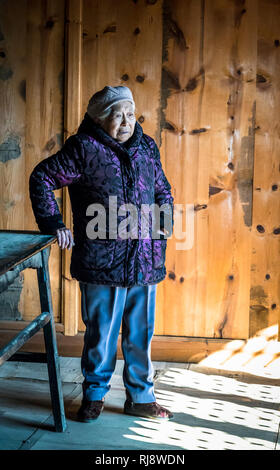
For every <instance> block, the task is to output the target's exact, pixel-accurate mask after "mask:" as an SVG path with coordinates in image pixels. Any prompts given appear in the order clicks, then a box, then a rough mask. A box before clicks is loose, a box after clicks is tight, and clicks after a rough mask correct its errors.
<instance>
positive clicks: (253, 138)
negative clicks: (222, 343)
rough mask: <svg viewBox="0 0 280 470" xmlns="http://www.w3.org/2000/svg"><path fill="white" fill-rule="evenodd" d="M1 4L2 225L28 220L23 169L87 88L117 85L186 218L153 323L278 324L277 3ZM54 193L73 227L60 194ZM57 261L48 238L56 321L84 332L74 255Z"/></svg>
mask: <svg viewBox="0 0 280 470" xmlns="http://www.w3.org/2000/svg"><path fill="white" fill-rule="evenodd" d="M4 5H5V8H4ZM64 7H67V8H66V9H65V8H64ZM0 8H1V13H2V17H1V24H0V29H1V31H0V38H2V39H0V88H1V94H0V100H1V108H2V109H3V114H2V116H3V117H4V119H3V120H2V123H1V126H0V165H1V173H0V179H1V183H2V186H1V189H0V191H2V194H1V195H2V198H1V212H0V220H1V228H14V229H16V228H26V229H35V228H36V225H35V221H34V217H33V215H32V212H31V207H30V202H29V198H28V194H27V179H28V176H29V174H30V172H31V170H32V168H33V166H35V164H36V163H37V162H38V161H40V160H41V159H42V158H44V157H45V156H47V155H50V154H51V153H54V152H55V151H56V150H58V149H59V148H60V147H61V145H62V143H63V138H64V139H65V138H67V137H68V136H69V135H71V134H73V133H75V132H76V130H77V128H78V125H79V123H80V121H81V119H82V117H83V115H84V113H85V111H86V107H87V103H88V100H89V98H90V97H91V96H92V94H93V93H95V92H96V91H97V90H100V89H101V88H103V87H104V86H105V85H112V86H116V85H127V86H128V87H130V89H131V90H132V92H133V95H134V97H135V101H136V115H137V119H138V121H139V122H140V124H141V125H142V127H143V129H144V132H146V133H147V134H149V135H151V136H152V137H154V138H155V140H156V142H157V143H158V145H159V147H160V152H161V160H162V165H163V168H164V170H165V173H166V175H167V177H168V180H169V181H170V183H171V185H172V192H173V195H174V199H175V203H176V204H178V206H177V207H176V211H175V214H176V217H181V216H182V217H183V220H184V218H185V216H186V214H187V206H186V205H187V204H189V205H190V206H189V207H190V209H189V210H190V212H189V213H190V214H192V216H193V226H194V230H193V236H194V239H193V244H192V246H191V247H189V249H187V250H183V251H182V250H177V249H176V243H177V242H178V239H176V236H174V235H173V237H172V238H171V239H170V240H169V241H168V247H167V277H166V279H165V280H164V281H163V282H161V283H160V284H159V285H158V292H157V307H156V309H157V312H156V313H157V315H156V326H155V334H156V335H165V336H167V337H168V338H170V337H174V336H184V337H202V338H214V339H217V340H218V339H224V338H235V339H246V338H248V337H250V336H252V335H254V334H256V333H257V332H258V331H259V330H261V329H263V328H266V327H268V326H271V325H273V324H275V323H277V322H278V321H279V315H280V314H279V312H280V309H279V303H280V298H279V297H280V291H279V251H280V250H279V243H280V221H279V205H280V199H279V187H280V181H279V173H280V158H279V148H280V147H279V124H278V121H279V119H278V113H279V104H280V103H279V100H280V92H279V72H280V70H279V67H280V66H279V64H280V60H279V59H280V58H279V54H280V37H279V24H280V2H279V1H278V0H157V1H154V2H148V1H146V0H138V1H133V0H119V1H118V2H116V1H114V0H67V1H66V0H65V4H64V1H61V2H55V1H54V0H48V1H41V0H39V1H37V0H22V1H21V2H15V1H14V0H12V1H11V2H4V3H3V2H2V3H1V5H0ZM15 11H16V12H17V14H16V15H15V14H14V12H15ZM64 28H65V29H64ZM18 32H20V37H21V41H20V43H19V41H18V39H17V38H18ZM64 41H66V52H65V57H64V54H63V47H64V44H63V43H64ZM1 51H2V55H1ZM64 59H65V76H64V75H63V71H64ZM63 81H64V85H65V87H63ZM63 90H64V97H63ZM2 91H3V93H2ZM63 112H64V120H63ZM63 124H64V135H63V138H62V129H63ZM24 171H25V175H26V176H25V177H24V178H23V177H22V175H23V174H24ZM61 196H62V194H61V192H58V194H57V197H58V198H60V199H58V200H59V203H60V206H61V209H62V208H63V216H64V221H65V223H66V224H67V225H68V226H69V227H70V228H71V227H72V216H71V207H70V201H69V198H68V193H67V189H65V190H63V199H61ZM23 207H24V211H23V210H22V208H23ZM187 225H188V226H187V227H186V224H185V222H184V223H183V230H184V229H185V230H186V229H187V228H188V229H189V230H190V231H191V224H190V222H189V221H188V222H187ZM60 256H61V253H60V252H59V249H58V247H57V246H53V247H52V252H51V259H50V273H51V280H52V289H53V290H52V292H53V305H54V312H55V318H56V321H61V322H63V323H64V325H65V333H66V334H67V335H74V334H76V333H77V331H83V330H84V325H83V324H82V321H81V316H80V292H79V289H78V285H77V282H76V281H75V280H72V279H71V276H70V273H69V266H70V253H69V252H66V251H65V252H64V253H63V263H62V265H61V264H60ZM33 274H34V275H35V274H36V273H35V272H33V273H32V270H30V274H29V273H28V274H27V276H28V277H27V278H26V279H27V280H26V282H25V287H24V292H23V294H22V296H21V310H22V311H23V312H24V318H26V319H30V318H32V315H33V312H35V311H37V310H38V308H37V305H38V304H39V297H38V293H37V292H36V289H37V288H36V279H35V277H34V276H33ZM32 276H33V277H32ZM61 280H62V283H63V294H62V297H61V291H60V282H61ZM60 300H61V301H62V312H63V315H62V317H61V316H60V309H59V306H60ZM73 341H74V338H73ZM170 344H171V343H170Z"/></svg>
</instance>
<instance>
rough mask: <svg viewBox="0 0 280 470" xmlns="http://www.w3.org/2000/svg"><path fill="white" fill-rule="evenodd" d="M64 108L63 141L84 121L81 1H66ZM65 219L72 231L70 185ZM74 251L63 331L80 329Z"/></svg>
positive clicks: (67, 256) (65, 259)
mask: <svg viewBox="0 0 280 470" xmlns="http://www.w3.org/2000/svg"><path fill="white" fill-rule="evenodd" d="M65 59H66V62H65V77H66V80H65V105H64V106H65V108H64V115H65V119H64V140H66V139H67V138H68V137H69V136H70V135H72V134H74V133H75V132H76V131H77V128H78V126H79V124H80V120H81V62H82V0H68V1H67V16H66V51H65ZM63 220H64V223H65V225H66V227H68V228H70V230H71V231H73V226H72V211H71V203H70V199H69V195H68V190H67V188H63ZM70 261H71V252H69V251H68V250H63V252H62V308H61V311H62V319H63V323H64V333H65V335H68V336H74V335H76V334H77V332H78V312H79V302H80V291H79V286H78V283H77V281H75V280H74V279H72V278H71V274H70Z"/></svg>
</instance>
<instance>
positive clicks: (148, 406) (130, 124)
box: [29, 86, 173, 422]
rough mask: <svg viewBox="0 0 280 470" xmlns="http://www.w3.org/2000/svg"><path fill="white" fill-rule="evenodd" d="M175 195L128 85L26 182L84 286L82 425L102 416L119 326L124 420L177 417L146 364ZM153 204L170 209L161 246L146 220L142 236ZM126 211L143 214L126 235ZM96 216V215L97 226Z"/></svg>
mask: <svg viewBox="0 0 280 470" xmlns="http://www.w3.org/2000/svg"><path fill="white" fill-rule="evenodd" d="M63 186H68V191H69V196H70V200H71V207H72V213H73V235H74V239H73V236H72V233H71V231H70V230H69V228H67V227H65V225H64V223H63V221H62V216H61V214H60V211H59V209H58V206H57V202H56V200H55V196H54V193H53V190H55V189H58V188H61V187H63ZM170 189H171V187H170V184H169V183H168V181H167V179H166V177H165V175H164V172H163V169H162V166H161V162H160V154H159V150H158V147H157V145H156V143H155V141H154V140H153V139H152V138H151V137H149V136H148V135H146V134H144V133H143V129H142V127H141V125H140V124H139V123H138V122H137V121H136V118H135V104H134V100H133V96H132V93H131V91H130V89H129V88H127V87H124V86H116V87H111V86H106V87H105V88H103V89H102V90H100V91H98V92H97V93H95V94H94V95H93V96H92V98H91V99H90V101H89V104H88V108H87V112H86V114H85V116H84V119H83V121H82V123H81V125H80V127H79V129H78V132H77V134H75V135H72V136H71V137H69V138H68V139H67V140H66V142H65V144H64V146H63V147H62V149H61V150H60V151H58V152H57V153H56V154H54V155H52V156H50V157H48V158H46V159H44V160H43V161H41V162H40V163H39V164H38V165H37V166H36V167H35V168H34V170H33V172H32V174H31V176H30V182H29V190H30V198H31V202H32V208H33V211H34V215H35V218H36V222H37V224H38V227H39V229H40V231H41V232H42V233H48V234H52V233H54V234H57V238H58V244H59V246H60V247H61V249H65V248H67V249H71V248H72V247H73V249H72V256H71V266H70V272H71V275H72V277H73V278H75V279H77V281H79V286H80V289H81V302H82V304H81V311H82V319H83V322H84V323H85V326H86V331H85V335H84V348H83V353H82V361H81V368H82V373H83V375H84V382H83V400H82V403H81V407H80V409H79V411H78V418H79V420H81V421H83V422H90V421H92V420H94V419H96V418H97V417H98V416H99V415H100V413H101V411H102V410H103V407H104V397H105V394H106V393H107V392H108V390H109V389H110V385H109V382H110V379H111V376H112V374H113V372H114V369H115V364H116V357H117V341H118V335H119V331H120V327H121V326H122V351H123V357H124V369H123V382H124V386H125V391H126V401H125V404H124V413H126V414H130V415H136V416H144V417H150V418H171V417H172V414H171V413H170V411H169V410H167V409H166V408H164V407H162V406H160V405H159V404H158V403H157V402H156V398H155V394H154V384H153V366H152V362H151V357H150V346H151V339H152V335H153V331H154V317H155V302H156V285H157V283H159V282H160V281H162V280H163V279H164V278H165V276H166V268H165V251H166V243H167V239H166V238H167V237H168V236H170V235H171V233H172V224H173V198H172V195H171V192H170ZM112 201H113V202H112ZM128 205H129V206H128ZM151 205H158V206H162V205H165V206H164V207H170V208H171V214H172V216H171V220H172V222H171V230H169V232H168V231H167V229H166V224H165V225H164V217H162V213H161V214H160V215H161V217H160V225H159V230H157V231H156V233H161V234H163V235H161V236H158V237H156V238H155V236H154V233H155V231H154V229H152V226H154V222H153V221H151V219H153V216H152V217H151V213H149V214H148V216H146V223H148V236H147V229H146V232H145V234H146V235H145V236H142V237H141V233H142V232H141V230H142V229H143V225H142V224H141V213H142V210H140V209H141V208H142V207H147V206H148V207H149V206H151ZM124 207H129V208H131V207H132V208H136V209H137V217H136V218H135V216H134V218H132V219H129V220H130V224H128V225H133V227H129V228H130V232H127V236H124V233H123V232H124V230H123V229H122V230H117V229H116V227H115V228H114V226H113V229H112V221H115V222H117V224H115V225H117V227H120V226H121V223H123V224H124V223H125V224H126V223H127V219H125V214H124V212H123V208H124ZM99 208H104V211H103V212H102V211H101V216H103V220H102V227H103V229H102V233H101V235H103V236H99V235H100V230H99V229H100V227H99V226H98V225H99V224H98V223H97V224H96V223H94V222H96V220H97V221H99V222H101V219H100V218H99V217H100V213H99V210H98V209H99ZM121 208H122V209H121ZM113 209H114V210H115V211H113ZM96 212H97V215H98V217H97V219H93V215H95V214H96ZM128 212H129V211H128ZM132 212H133V211H132ZM143 213H144V212H143ZM105 216H106V217H105ZM147 221H148V222H147ZM110 223H111V225H110ZM96 228H97V229H98V230H97V233H96V230H95V229H96ZM135 233H136V235H135ZM139 234H140V236H139Z"/></svg>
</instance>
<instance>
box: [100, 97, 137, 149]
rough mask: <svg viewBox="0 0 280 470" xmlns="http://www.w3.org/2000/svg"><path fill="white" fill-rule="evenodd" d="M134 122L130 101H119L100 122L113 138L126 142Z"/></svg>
mask: <svg viewBox="0 0 280 470" xmlns="http://www.w3.org/2000/svg"><path fill="white" fill-rule="evenodd" d="M135 123H136V118H135V114H134V111H133V105H132V103H130V102H129V101H121V102H120V103H117V104H115V105H114V106H112V110H111V113H110V115H109V116H108V117H107V118H106V119H105V120H104V121H103V122H102V123H101V126H102V127H103V129H104V130H105V131H106V132H107V133H108V134H109V135H110V136H111V137H113V139H116V140H117V141H118V142H126V141H127V140H128V139H129V138H130V137H131V136H132V134H133V132H134V128H135Z"/></svg>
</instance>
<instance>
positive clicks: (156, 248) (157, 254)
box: [152, 239, 167, 269]
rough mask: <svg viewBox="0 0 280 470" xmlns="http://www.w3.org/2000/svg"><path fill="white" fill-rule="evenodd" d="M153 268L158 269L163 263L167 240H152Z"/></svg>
mask: <svg viewBox="0 0 280 470" xmlns="http://www.w3.org/2000/svg"><path fill="white" fill-rule="evenodd" d="M152 241H153V268H155V269H160V268H162V267H163V266H164V263H165V253H166V245H167V240H166V239H164V240H155V239H153V240H152Z"/></svg>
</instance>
